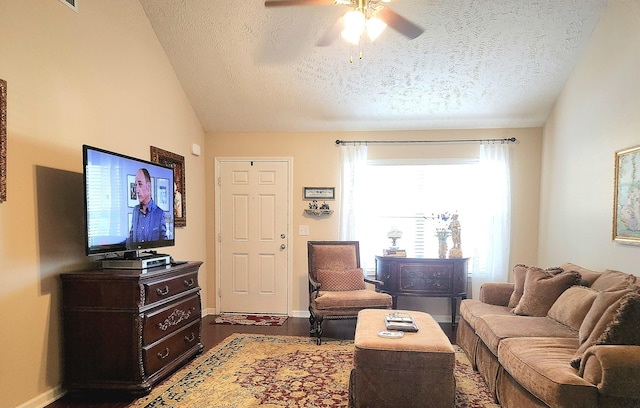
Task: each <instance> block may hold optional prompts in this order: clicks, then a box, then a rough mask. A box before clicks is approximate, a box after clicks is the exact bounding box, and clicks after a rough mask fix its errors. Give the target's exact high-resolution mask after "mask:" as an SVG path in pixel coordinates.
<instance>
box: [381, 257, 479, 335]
mask: <svg viewBox="0 0 640 408" xmlns="http://www.w3.org/2000/svg"><path fill="white" fill-rule="evenodd" d="M468 262H469V258H450V259H438V258H402V257H387V256H376V279H378V280H381V281H382V282H384V287H382V288H380V287H378V288H377V290H378V291H380V292H384V293H388V294H390V295H391V296H392V298H393V308H394V309H396V308H397V306H398V296H422V297H448V298H450V299H451V325H453V326H455V324H456V314H457V309H458V299H466V297H467V264H468Z"/></svg>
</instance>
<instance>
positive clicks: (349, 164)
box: [338, 144, 367, 241]
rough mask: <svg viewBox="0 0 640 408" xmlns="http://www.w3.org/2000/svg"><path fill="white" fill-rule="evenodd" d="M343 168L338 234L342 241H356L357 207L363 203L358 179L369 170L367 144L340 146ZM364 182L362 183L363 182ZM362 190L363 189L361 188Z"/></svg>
mask: <svg viewBox="0 0 640 408" xmlns="http://www.w3.org/2000/svg"><path fill="white" fill-rule="evenodd" d="M340 155H341V160H342V168H341V173H340V194H341V197H340V220H339V223H338V235H339V237H340V240H341V241H355V240H357V238H356V216H357V212H356V209H357V208H358V206H359V204H360V203H362V204H364V203H363V201H362V198H361V197H360V196H361V194H358V188H357V186H358V181H359V180H361V179H362V175H363V174H364V172H365V171H366V170H367V146H366V145H364V144H359V145H355V146H352V145H347V146H342V147H341V148H340ZM361 184H362V183H361ZM360 190H361V189H360Z"/></svg>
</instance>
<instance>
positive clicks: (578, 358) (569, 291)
mask: <svg viewBox="0 0 640 408" xmlns="http://www.w3.org/2000/svg"><path fill="white" fill-rule="evenodd" d="M514 276H515V279H516V282H515V283H488V284H484V285H483V286H482V287H481V289H480V299H479V300H475V299H466V300H464V301H462V303H461V305H460V315H461V318H460V322H459V324H458V329H457V336H456V340H457V344H458V345H459V346H460V347H462V349H463V350H464V351H465V352H466V354H467V355H468V357H469V360H470V361H471V362H472V364H473V365H474V368H475V369H476V370H477V371H478V372H479V373H480V374H481V376H482V377H483V379H484V380H485V382H486V383H487V385H488V386H489V389H490V390H491V392H492V393H493V394H494V396H495V398H496V401H497V402H498V403H499V404H500V405H501V406H502V407H504V408H509V407H513V408H526V407H576V408H578V407H579V408H589V407H640V294H639V293H640V288H639V287H638V286H637V285H636V277H635V276H634V275H631V274H627V273H623V272H618V271H612V270H607V271H604V272H602V273H598V272H594V271H591V270H588V269H585V268H582V267H579V266H577V265H574V264H571V263H566V264H564V265H560V267H558V268H550V269H546V270H543V269H540V268H537V267H527V266H525V265H516V266H515V267H514ZM638 283H640V281H639V282H638Z"/></svg>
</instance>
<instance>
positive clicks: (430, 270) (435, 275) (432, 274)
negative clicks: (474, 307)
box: [398, 264, 453, 294]
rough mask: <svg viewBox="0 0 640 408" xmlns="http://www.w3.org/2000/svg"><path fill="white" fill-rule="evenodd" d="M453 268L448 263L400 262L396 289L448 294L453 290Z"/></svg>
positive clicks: (408, 291)
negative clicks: (420, 263)
mask: <svg viewBox="0 0 640 408" xmlns="http://www.w3.org/2000/svg"><path fill="white" fill-rule="evenodd" d="M452 277H453V268H452V267H450V266H449V265H418V264H415V265H412V264H401V265H400V272H399V274H398V291H400V292H407V293H410V292H416V293H425V294H448V293H451V292H452V290H453V279H452Z"/></svg>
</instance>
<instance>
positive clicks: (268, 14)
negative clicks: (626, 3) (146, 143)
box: [140, 0, 607, 132]
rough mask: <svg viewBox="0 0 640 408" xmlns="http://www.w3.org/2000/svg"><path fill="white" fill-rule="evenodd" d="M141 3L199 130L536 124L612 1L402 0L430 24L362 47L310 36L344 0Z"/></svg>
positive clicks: (400, 7)
mask: <svg viewBox="0 0 640 408" xmlns="http://www.w3.org/2000/svg"><path fill="white" fill-rule="evenodd" d="M140 3H141V4H142V6H143V8H144V10H145V12H146V14H147V16H148V17H149V20H150V22H151V24H152V26H153V29H154V30H155V32H156V34H157V36H158V39H159V40H160V43H161V44H162V46H163V47H164V49H165V51H166V54H167V56H168V58H169V60H170V61H171V63H172V65H173V67H174V69H175V72H176V74H177V76H178V78H179V80H180V81H181V83H182V86H183V87H184V90H185V92H186V94H187V96H188V97H189V99H190V101H191V103H192V105H193V107H194V109H195V112H196V114H197V115H198V117H199V119H200V122H201V123H202V126H203V128H204V129H205V131H207V132H310V131H349V130H368V131H371V130H424V129H443V128H491V127H537V126H542V125H543V124H544V122H545V120H546V118H547V116H548V115H549V112H550V111H551V108H552V106H553V104H554V102H555V101H556V99H557V97H558V95H559V93H560V91H561V90H562V88H563V86H564V85H565V83H566V81H567V78H568V77H569V75H570V73H571V71H572V69H573V68H574V66H575V64H576V62H577V61H578V59H579V58H580V56H581V55H582V52H583V51H584V49H585V46H586V44H587V43H588V41H589V39H590V37H591V34H592V32H593V30H594V28H595V26H596V25H597V22H598V19H599V18H600V16H601V14H602V13H603V11H604V9H605V7H606V3H607V0H464V1H460V0H394V1H392V2H391V3H388V4H386V3H385V4H386V5H387V7H389V8H391V9H392V10H393V11H395V12H396V13H398V14H400V15H402V16H403V17H405V18H407V19H409V20H411V21H413V22H414V23H416V24H417V25H419V26H420V27H422V28H423V29H424V33H423V34H422V35H421V36H419V37H418V38H416V39H414V40H408V39H407V38H405V37H403V36H402V35H401V34H399V33H398V32H396V31H394V30H393V29H391V28H389V27H388V28H387V29H386V31H385V32H383V33H382V35H381V36H380V38H378V39H377V40H376V41H375V42H374V43H371V42H370V41H369V40H368V39H364V40H363V41H362V45H361V46H360V47H358V46H353V45H349V44H348V43H346V42H345V41H344V40H342V39H341V38H339V39H337V40H336V41H335V42H334V43H333V44H331V45H330V46H327V47H318V46H316V45H315V44H316V42H317V41H318V40H319V39H320V38H321V37H322V36H323V34H324V33H325V32H326V31H327V30H328V29H329V28H330V27H331V26H332V25H333V24H334V22H335V21H336V20H337V19H338V18H339V17H340V16H341V15H343V14H344V13H345V12H346V11H348V10H349V8H348V7H347V6H344V5H316V6H294V7H272V8H266V7H265V6H264V1H263V0H140ZM360 51H362V54H363V55H362V59H359V58H358V55H359V52H360ZM350 56H353V62H350Z"/></svg>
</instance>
